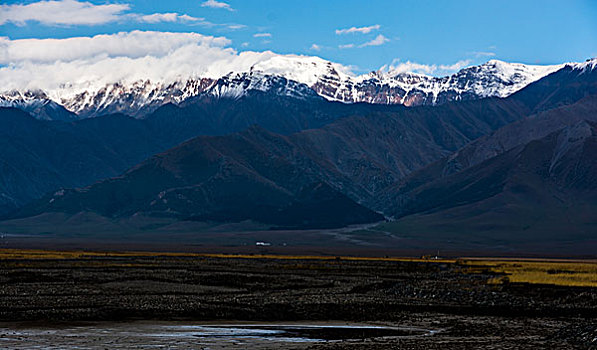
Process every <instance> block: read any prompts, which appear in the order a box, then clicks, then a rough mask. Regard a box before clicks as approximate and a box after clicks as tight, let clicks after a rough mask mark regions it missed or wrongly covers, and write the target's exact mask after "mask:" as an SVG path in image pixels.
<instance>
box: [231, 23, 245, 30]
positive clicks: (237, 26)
mask: <svg viewBox="0 0 597 350" xmlns="http://www.w3.org/2000/svg"><path fill="white" fill-rule="evenodd" d="M226 27H227V28H228V29H231V30H238V29H245V28H247V26H246V25H244V24H227V25H226Z"/></svg>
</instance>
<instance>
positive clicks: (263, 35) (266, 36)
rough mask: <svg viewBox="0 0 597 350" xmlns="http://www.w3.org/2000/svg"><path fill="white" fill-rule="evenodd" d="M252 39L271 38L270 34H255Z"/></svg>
mask: <svg viewBox="0 0 597 350" xmlns="http://www.w3.org/2000/svg"><path fill="white" fill-rule="evenodd" d="M253 37H254V38H271V37H272V34H271V33H255V34H253Z"/></svg>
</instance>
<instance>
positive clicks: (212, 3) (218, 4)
mask: <svg viewBox="0 0 597 350" xmlns="http://www.w3.org/2000/svg"><path fill="white" fill-rule="evenodd" d="M201 7H211V8H215V9H225V10H228V11H234V9H233V8H232V7H230V4H228V3H225V2H223V1H216V0H207V1H205V2H203V3H202V4H201Z"/></svg>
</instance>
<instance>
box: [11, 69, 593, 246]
mask: <svg viewBox="0 0 597 350" xmlns="http://www.w3.org/2000/svg"><path fill="white" fill-rule="evenodd" d="M281 62H282V63H280V62H278V65H275V64H273V63H272V67H279V66H284V65H285V64H286V63H285V62H284V61H281ZM301 62H303V61H301ZM324 66H325V67H328V68H329V69H330V71H328V73H329V74H331V73H330V72H331V71H332V70H334V65H333V64H329V65H328V64H327V63H326V64H325V65H324ZM318 67H319V66H318ZM270 69H273V68H271V67H270ZM288 70H289V71H292V72H295V73H296V71H297V69H294V70H293V69H288ZM279 71H280V69H277V73H278V74H275V75H273V74H267V73H265V72H264V70H260V71H258V70H257V69H255V70H254V71H252V72H248V73H246V72H245V73H234V74H229V75H227V76H225V77H222V78H219V79H217V80H214V81H211V82H209V83H208V82H207V81H203V83H204V84H205V85H202V84H203V83H199V82H200V81H197V80H195V85H193V84H191V85H193V86H195V87H197V86H204V87H205V88H204V90H202V91H201V92H197V93H194V94H190V93H189V94H187V95H185V98H181V99H180V100H178V101H172V100H167V101H166V100H165V99H164V100H159V102H155V105H151V103H154V102H151V103H146V104H144V106H145V107H140V106H141V104H134V103H133V104H129V106H133V105H134V107H131V108H132V109H130V110H128V113H127V114H126V115H125V114H103V113H109V111H121V112H124V111H123V110H122V108H121V107H122V104H121V103H120V102H111V103H108V104H106V105H103V106H106V107H105V108H104V107H102V108H104V109H102V112H99V110H98V109H95V111H96V112H92V113H89V114H86V113H81V111H82V110H77V111H78V112H79V113H73V111H69V109H67V107H66V106H67V104H64V103H62V104H58V103H56V104H54V101H53V100H51V99H49V98H47V100H48V101H50V102H47V103H46V105H45V106H47V108H48V109H53V110H61V112H60V114H48V113H49V112H48V111H45V112H43V113H46V114H45V115H47V116H48V117H42V116H41V114H39V113H41V112H40V111H42V110H44V108H37V109H31V110H28V112H25V111H23V110H21V109H25V110H26V108H25V107H23V106H25V105H19V106H16V105H15V106H13V107H7V108H1V109H0V120H2V124H3V125H5V126H6V128H4V129H3V132H2V135H0V136H2V140H3V143H4V147H3V148H2V151H1V152H0V165H1V166H2V169H3V170H2V171H1V172H0V176H1V178H0V192H1V196H2V197H1V198H2V202H1V203H0V204H2V207H1V209H2V212H3V213H4V217H5V218H6V219H10V220H8V221H4V222H3V223H0V229H4V230H10V229H14V228H15V227H35V229H36V230H38V231H39V230H42V231H43V232H55V231H52V230H53V229H50V228H49V226H52V225H55V221H51V224H49V223H48V224H47V225H46V226H45V227H44V225H43V224H42V225H41V226H40V225H39V222H40V220H41V221H43V220H46V219H44V218H48V217H49V216H52V215H54V216H55V215H58V214H59V215H60V217H64V218H67V219H66V221H62V222H61V225H66V224H65V223H67V222H68V218H69V217H73V216H77V215H81V214H82V213H87V214H86V215H91V214H92V215H94V216H93V217H94V218H95V217H101V218H102V219H101V225H105V223H106V222H118V221H119V220H133V219H134V218H154V219H156V218H159V219H160V220H161V219H167V220H168V222H170V223H171V222H172V220H174V221H178V222H220V223H230V222H252V223H257V224H259V225H262V226H260V227H262V228H265V229H270V230H272V229H274V230H276V229H313V228H320V229H321V228H331V227H342V226H346V225H353V224H364V223H371V222H376V221H382V220H386V221H388V222H386V223H383V224H381V225H380V226H378V229H377V230H378V232H382V231H383V232H388V233H391V234H399V235H402V236H404V237H407V238H409V239H411V240H417V241H419V242H434V243H433V244H445V245H457V244H460V245H461V246H467V247H474V246H484V247H486V248H487V247H490V246H491V247H494V248H495V247H509V249H510V248H512V247H523V246H524V247H528V246H530V245H532V244H539V243H538V242H541V243H542V244H543V243H545V242H552V243H553V242H560V243H561V242H565V243H566V244H568V243H570V242H572V243H574V244H585V245H586V244H592V243H590V242H594V234H595V233H597V217H596V216H595V213H596V212H597V210H596V209H597V206H596V203H597V187H595V180H594V179H595V178H597V163H595V162H596V159H597V158H596V156H597V154H596V153H595V152H596V150H597V141H596V140H597V139H596V136H597V132H596V128H597V124H596V123H597V60H596V59H593V60H588V61H587V62H584V63H578V64H565V65H560V66H552V67H543V68H541V69H539V68H536V67H532V66H522V65H511V64H505V63H502V62H499V61H490V62H488V63H487V64H485V65H481V66H477V67H471V68H468V69H464V70H462V71H460V72H458V73H457V74H455V75H453V76H451V77H446V78H431V77H424V76H418V75H413V74H410V75H407V74H404V73H400V74H399V75H394V76H393V77H394V78H391V79H398V78H397V77H398V76H400V79H406V77H407V76H409V77H410V78H412V79H415V78H416V77H419V78H421V79H424V80H425V79H427V80H425V81H427V83H429V84H431V85H433V84H435V83H433V84H432V83H431V81H434V82H436V83H437V84H439V85H433V86H436V87H437V86H443V87H444V88H442V89H438V90H437V89H436V90H432V92H428V93H426V94H423V95H419V96H424V98H423V97H421V98H420V99H413V100H412V101H415V100H416V101H417V102H413V103H410V102H408V103H407V102H405V101H406V100H405V99H404V96H407V97H408V96H415V95H416V94H417V93H419V92H417V93H415V91H414V90H413V89H414V88H413V89H411V90H409V92H405V91H406V90H402V92H400V93H401V94H403V96H402V97H401V98H400V99H401V100H400V102H396V101H398V100H396V99H391V100H388V99H386V100H385V102H384V101H382V100H375V99H373V100H368V101H366V102H359V101H354V100H350V99H349V98H348V97H346V98H345V99H337V98H335V97H333V96H332V95H330V94H329V91H330V90H325V89H323V88H322V89H319V88H318V86H323V85H317V84H319V83H320V82H322V81H326V82H327V84H328V85H327V86H328V87H329V86H336V87H337V86H339V85H334V84H336V83H337V82H338V81H345V82H346V81H347V80H342V79H352V80H351V81H352V82H354V81H356V80H358V79H356V78H354V77H349V78H345V76H344V74H345V73H342V72H339V71H337V72H336V76H337V77H338V79H336V80H334V83H332V80H325V79H323V78H322V77H321V76H318V78H317V79H316V80H313V79H311V80H310V81H308V79H307V78H304V76H303V77H302V79H303V81H304V82H306V83H303V82H301V81H300V80H295V79H298V78H297V76H298V75H297V74H295V75H294V76H288V77H286V76H283V75H281V74H279ZM498 71H499V74H498V73H495V72H498ZM488 72H494V73H491V74H489V73H488ZM512 72H514V73H512ZM531 73H532V74H531ZM384 74H385V75H383V76H380V77H378V78H376V79H379V80H378V81H377V83H375V84H378V85H376V86H377V87H380V86H382V85H383V84H381V85H380V83H379V82H380V81H382V80H383V81H385V82H386V83H387V82H388V81H389V80H391V79H390V75H391V74H390V73H384ZM374 75H376V74H371V75H369V76H374ZM498 76H499V77H501V78H499V79H498ZM422 77H424V78H422ZM514 77H518V78H514ZM290 78H294V79H290ZM410 78H409V79H410ZM322 79H323V80H322ZM359 79H364V78H362V77H360V78H359ZM384 79H385V80H384ZM360 81H361V82H365V81H367V80H360ZM413 81H414V80H411V83H413ZM440 81H442V82H443V83H441V84H440V83H439V82H440ZM309 82H310V84H307V83H309ZM420 82H421V81H419V83H420ZM187 83H188V82H187ZM147 84H148V86H150V85H151V84H150V83H147ZM185 84H186V83H185ZM372 84H373V83H372ZM388 84H389V83H388ZM413 84H414V83H413ZM442 84H443V85H442ZM390 85H391V84H389V85H387V86H390ZM415 85H416V84H415ZM423 85H424V84H422V85H421V84H420V85H418V86H419V87H418V88H417V89H419V90H417V91H423V90H422V89H423V88H422V86H423ZM431 85H429V86H431ZM185 86H186V85H185ZM343 86H346V85H343ZM359 86H360V87H359V89H357V90H358V91H359V92H358V93H357V90H354V89H352V90H351V91H352V93H353V94H352V95H351V96H353V97H354V96H361V97H359V98H364V97H363V96H365V95H363V94H362V93H363V91H368V90H367V89H366V88H364V85H359ZM371 86H373V85H371ZM384 86H385V85H384ZM396 86H398V85H394V87H396ZM413 86H414V85H413ZM448 86H449V87H448ZM458 86H460V87H462V88H459V89H460V90H458V89H456V88H455V87H458ZM475 86H476V87H475ZM120 87H121V88H123V89H126V88H127V87H125V86H124V85H122V86H120ZM479 87H482V88H479ZM492 88H494V89H493V90H492ZM401 89H402V88H401ZM106 91H107V90H106ZM180 91H182V90H180ZM325 91H328V92H325ZM335 91H338V90H335ZM370 91H373V90H370ZM375 91H377V93H381V92H380V91H381V90H379V89H378V90H375ZM395 91H398V90H395ZM430 91H431V90H430ZM449 91H451V92H449ZM454 91H459V92H458V93H453V92H454ZM384 93H385V92H384ZM397 94H398V93H397ZM483 94H485V95H483ZM50 95H51V93H43V94H42V93H40V95H39V96H46V97H47V96H50ZM108 95H109V94H108ZM108 95H105V94H104V95H103V97H102V98H104V97H106V96H108ZM121 95H122V94H121ZM183 95H184V94H181V95H180V96H183ZM15 96H16V95H15ZM122 96H127V95H126V94H124V95H122ZM128 96H129V97H127V98H132V100H131V101H137V100H136V97H135V96H133V95H128ZM152 96H153V95H152ZM164 96H165V95H164ZM335 96H338V95H335ZM344 96H348V95H344ZM371 96H372V95H371ZM371 96H370V97H371ZM378 96H381V95H378ZM396 96H398V95H396ZM353 97H351V98H353ZM368 98H369V97H368ZM15 100H16V99H13V101H15ZM91 100H93V99H88V101H91ZM106 101H107V100H106ZM144 101H149V100H148V99H145V100H144ZM153 101H158V99H156V100H153ZM61 102H64V101H61ZM99 105H101V104H95V105H94V106H99ZM150 105H151V107H149V106H150ZM14 107H17V108H14ZM54 107H55V108H54ZM19 108H20V109H19ZM94 108H95V107H94ZM143 108H146V109H143ZM133 110H134V111H136V112H131V111H133ZM142 110H143V111H142ZM141 111H142V112H141ZM36 113H38V114H36ZM52 115H55V116H56V117H52ZM91 116H94V117H95V118H88V117H91ZM93 220H96V219H93ZM93 220H91V222H95V221H93ZM144 220H145V219H144ZM148 220H149V221H151V220H150V219H148ZM33 222H35V223H36V224H35V225H33V226H31V223H33ZM48 222H50V221H48ZM98 222H100V221H98ZM98 225H100V224H98ZM40 227H43V228H40ZM252 227H253V226H252ZM58 230H60V228H58ZM148 230H150V231H151V229H148ZM587 242H588V243H587ZM420 244H423V245H424V244H425V243H420ZM553 244H555V243H553ZM512 249H513V248H512Z"/></svg>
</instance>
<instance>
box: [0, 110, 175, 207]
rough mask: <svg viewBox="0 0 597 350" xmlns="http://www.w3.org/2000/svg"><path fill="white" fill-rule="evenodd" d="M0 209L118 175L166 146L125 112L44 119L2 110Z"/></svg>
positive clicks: (18, 111)
mask: <svg viewBox="0 0 597 350" xmlns="http://www.w3.org/2000/svg"><path fill="white" fill-rule="evenodd" d="M0 123H1V124H2V128H0V143H1V148H0V164H1V167H2V171H1V172H0V197H1V199H0V212H7V211H10V210H13V209H15V208H17V207H19V206H22V205H23V204H25V203H26V202H27V201H30V200H31V199H34V198H39V197H40V196H42V195H43V194H45V193H47V192H48V191H52V190H55V189H58V188H60V187H63V186H72V187H75V186H84V185H87V184H89V183H90V182H93V181H97V180H99V179H101V178H106V177H110V176H115V175H117V174H119V173H122V172H123V171H124V170H125V169H126V168H128V167H130V165H131V164H134V163H136V162H139V161H141V160H143V159H144V158H146V157H148V156H149V155H151V154H152V153H155V152H158V151H160V150H162V149H164V148H165V147H166V144H165V143H163V141H161V140H156V139H155V138H154V137H153V132H149V130H148V128H147V126H146V125H144V124H143V123H142V122H140V121H136V120H134V119H132V118H129V117H125V116H117V115H114V116H109V117H105V118H102V120H101V121H100V120H91V119H90V120H85V121H81V122H76V123H65V122H47V121H40V120H36V119H34V118H32V117H31V116H30V115H29V114H27V113H24V112H22V111H20V110H18V109H14V108H0Z"/></svg>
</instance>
